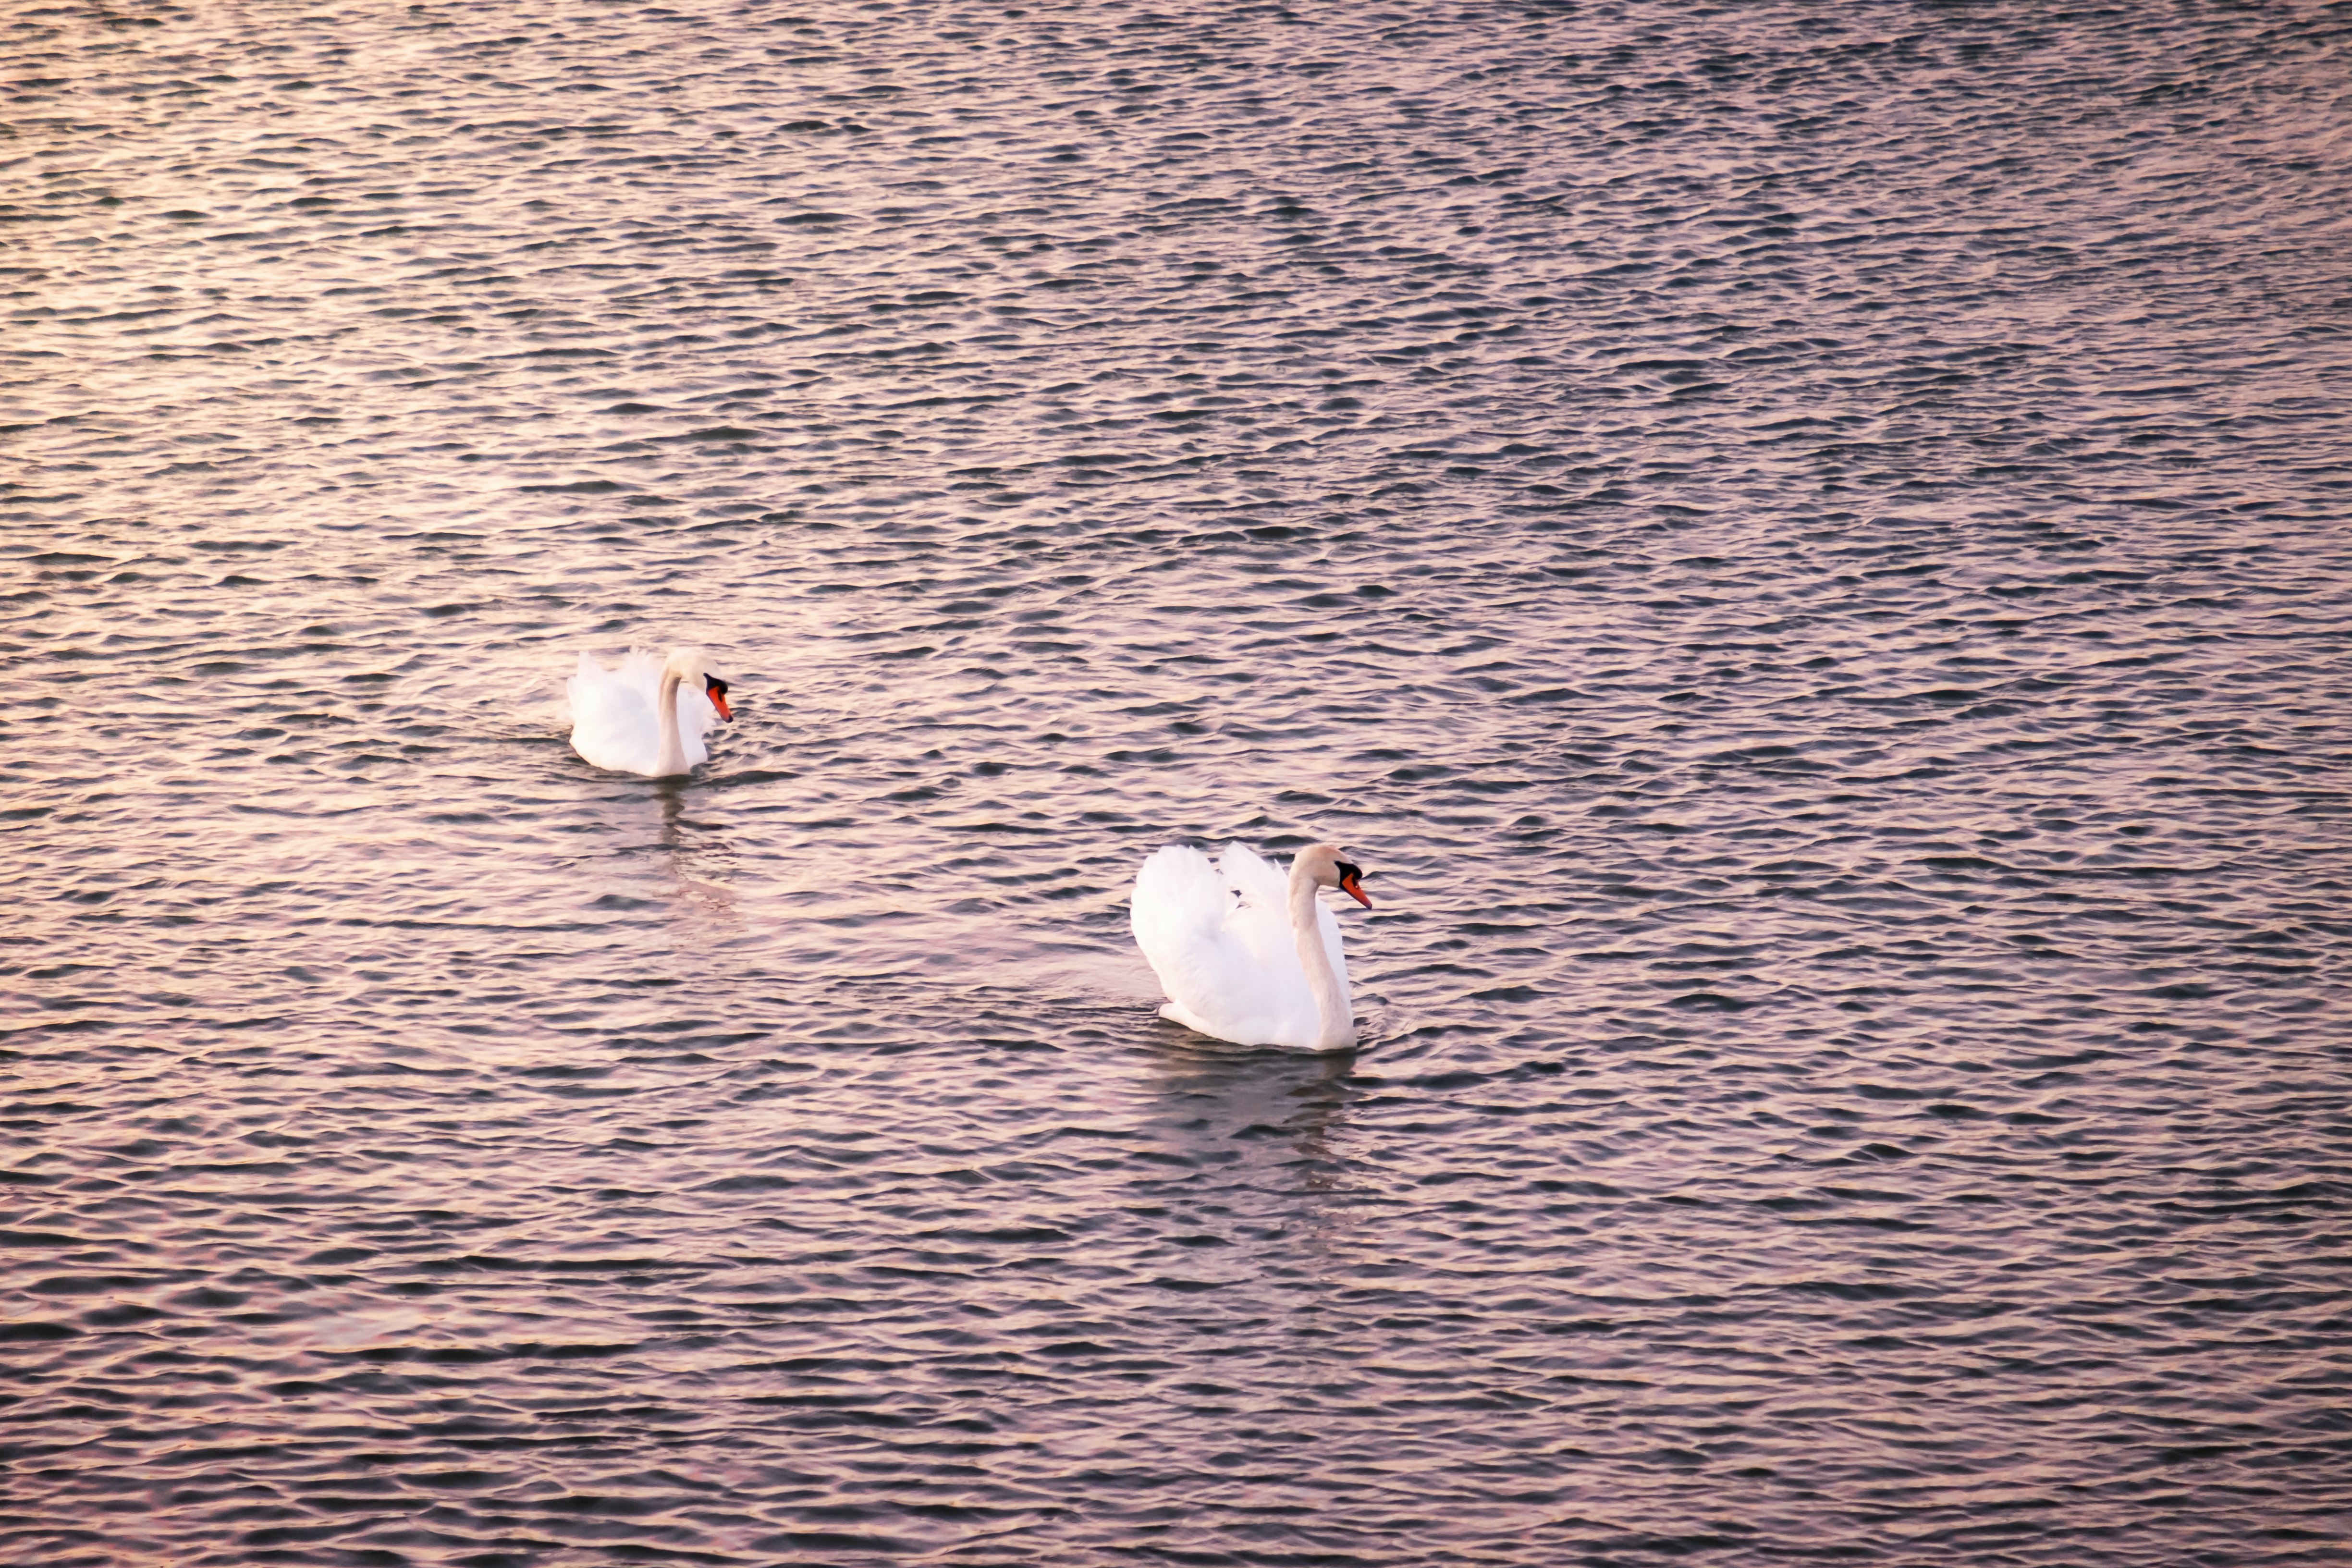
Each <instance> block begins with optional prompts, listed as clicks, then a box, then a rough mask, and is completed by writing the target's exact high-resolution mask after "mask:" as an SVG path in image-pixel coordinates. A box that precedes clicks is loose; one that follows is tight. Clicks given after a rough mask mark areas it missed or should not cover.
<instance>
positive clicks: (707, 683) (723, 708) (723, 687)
mask: <svg viewBox="0 0 2352 1568" xmlns="http://www.w3.org/2000/svg"><path fill="white" fill-rule="evenodd" d="M702 691H703V695H704V696H706V697H708V698H709V699H710V705H711V706H712V707H713V708H716V709H718V710H719V717H720V718H721V719H724V720H726V721H728V722H730V723H732V722H734V721H735V710H733V709H732V708H730V707H728V706H727V683H726V682H725V681H723V680H721V679H719V678H718V677H717V676H715V675H706V676H704V677H703V678H702Z"/></svg>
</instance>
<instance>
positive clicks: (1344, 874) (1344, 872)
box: [1339, 866, 1372, 910]
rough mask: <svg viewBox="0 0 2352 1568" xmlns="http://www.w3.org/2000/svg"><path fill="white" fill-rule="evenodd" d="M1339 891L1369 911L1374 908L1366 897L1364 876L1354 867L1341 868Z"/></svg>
mask: <svg viewBox="0 0 2352 1568" xmlns="http://www.w3.org/2000/svg"><path fill="white" fill-rule="evenodd" d="M1339 890H1340V891H1341V892H1343V893H1345V894H1347V895H1348V896H1349V898H1351V899H1353V900H1356V902H1358V903H1360V904H1361V905H1363V906H1364V908H1366V909H1368V910H1369V909H1370V908H1371V907H1372V900H1370V899H1368V898H1366V897H1364V874H1363V873H1362V872H1361V871H1359V870H1357V869H1356V868H1354V867H1353V866H1342V867H1340V868H1339Z"/></svg>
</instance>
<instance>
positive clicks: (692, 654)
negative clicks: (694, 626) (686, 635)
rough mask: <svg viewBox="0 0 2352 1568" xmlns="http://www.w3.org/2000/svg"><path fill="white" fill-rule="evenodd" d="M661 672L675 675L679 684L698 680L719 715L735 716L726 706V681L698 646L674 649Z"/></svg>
mask: <svg viewBox="0 0 2352 1568" xmlns="http://www.w3.org/2000/svg"><path fill="white" fill-rule="evenodd" d="M662 673H663V674H665V675H674V676H676V677H677V679H678V684H680V685H681V686H682V685H685V684H687V683H688V682H689V681H699V682H700V683H701V685H702V694H703V695H704V696H705V697H708V698H709V699H710V705H711V706H712V707H713V708H716V709H717V710H719V717H720V718H721V719H727V720H732V719H733V718H734V717H735V710H733V709H732V708H730V707H728V706H727V682H726V681H725V680H724V679H722V678H721V677H720V676H719V667H718V666H717V665H715V664H713V663H711V662H710V660H709V658H706V657H705V656H704V654H703V652H702V650H701V649H700V648H698V647H682V648H678V649H676V650H675V651H673V652H672V653H671V654H670V656H669V662H668V663H667V664H666V665H664V666H662Z"/></svg>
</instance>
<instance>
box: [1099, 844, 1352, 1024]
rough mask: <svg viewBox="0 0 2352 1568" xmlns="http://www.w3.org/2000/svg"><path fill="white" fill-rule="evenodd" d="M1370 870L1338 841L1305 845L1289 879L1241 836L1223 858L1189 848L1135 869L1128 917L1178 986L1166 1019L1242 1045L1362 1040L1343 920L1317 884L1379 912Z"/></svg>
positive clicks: (1169, 986)
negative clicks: (1353, 861)
mask: <svg viewBox="0 0 2352 1568" xmlns="http://www.w3.org/2000/svg"><path fill="white" fill-rule="evenodd" d="M1363 877H1364V874H1363V872H1362V871H1360V870H1359V869H1357V868H1355V867H1353V866H1350V865H1349V864H1348V862H1346V861H1345V860H1342V859H1340V858H1339V851H1338V850H1336V849H1334V848H1332V847H1331V846H1329V845H1328V844H1317V845H1312V846H1310V847H1307V848H1306V849H1302V850H1300V851H1299V853H1298V857H1297V859H1295V860H1293V861H1291V863H1290V876H1289V879H1288V880H1287V882H1286V881H1285V879H1284V878H1283V875H1282V873H1281V872H1279V871H1277V870H1276V869H1275V868H1273V867H1272V866H1270V865H1268V864H1267V863H1266V862H1265V861H1264V860H1261V859H1260V858H1258V857H1257V856H1256V855H1255V853H1253V852H1252V851H1251V850H1250V849H1248V848H1247V847H1244V846H1243V845H1239V844H1228V845H1226V846H1225V853H1224V856H1223V858H1221V859H1220V860H1218V861H1217V862H1216V863H1215V864H1214V865H1212V864H1210V862H1209V858H1208V857H1207V856H1206V855H1203V854H1202V853H1201V852H1200V851H1199V850H1198V849H1192V848H1188V847H1184V846H1182V845H1178V844H1171V845H1170V846H1168V847H1166V848H1165V849H1160V850H1157V851H1155V852H1154V853H1153V854H1152V856H1151V858H1150V859H1148V860H1146V861H1145V862H1144V863H1143V869H1141V870H1140V871H1138V872H1137V873H1136V874H1135V897H1134V900H1133V901H1132V902H1131V903H1130V904H1129V907H1128V923H1129V926H1130V927H1131V928H1132V929H1133V930H1134V931H1135V945H1136V946H1138V947H1139V948H1141V949H1142V950H1143V956H1144V957H1145V958H1146V959H1148V960H1149V961H1150V964H1151V969H1152V973H1155V974H1157V975H1159V976H1160V989H1161V990H1163V991H1165V992H1167V993H1168V1005H1166V1006H1164V1007H1162V1008H1160V1016H1161V1017H1163V1018H1167V1019H1170V1020H1171V1021H1173V1022H1175V1023H1179V1024H1181V1025H1183V1026H1185V1027H1186V1028H1188V1029H1198V1030H1199V1031H1200V1032H1201V1033H1202V1034H1204V1035H1210V1036H1213V1037H1216V1038H1218V1039H1220V1040H1229V1041H1231V1042H1233V1043H1234V1045H1237V1046H1286V1047H1289V1048H1291V1049H1292V1050H1300V1051H1336V1050H1339V1049H1342V1048H1344V1047H1349V1046H1352V1045H1354V1044H1355V1043H1356V1020H1355V1016H1354V1014H1353V1013H1351V1012H1350V1011H1349V1004H1348V961H1347V959H1346V957H1345V956H1344V955H1342V954H1341V952H1339V921H1338V919H1337V918H1335V917H1334V916H1333V915H1332V913H1331V911H1330V910H1327V909H1325V908H1324V907H1323V905H1322V902H1321V900H1318V899H1317V898H1316V896H1315V889H1318V888H1337V889H1339V890H1340V891H1341V892H1343V893H1346V894H1347V895H1348V896H1349V898H1351V899H1353V900H1356V901H1357V902H1358V903H1360V904H1361V905H1363V906H1364V907H1365V908H1366V909H1370V908H1371V907H1372V900H1370V899H1368V898H1366V897H1364V889H1363Z"/></svg>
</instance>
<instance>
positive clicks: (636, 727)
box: [563, 653, 654, 773]
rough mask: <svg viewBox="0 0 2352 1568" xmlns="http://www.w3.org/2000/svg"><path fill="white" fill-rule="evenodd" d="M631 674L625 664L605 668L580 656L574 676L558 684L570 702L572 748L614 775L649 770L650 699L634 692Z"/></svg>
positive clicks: (651, 722) (585, 656) (650, 764)
mask: <svg viewBox="0 0 2352 1568" xmlns="http://www.w3.org/2000/svg"><path fill="white" fill-rule="evenodd" d="M631 658H632V659H634V658H635V656H634V655H632V656H631ZM633 673H634V672H633V671H632V669H631V668H630V664H629V663H627V662H625V663H624V664H623V665H622V666H621V668H619V669H606V668H604V666H603V665H601V664H598V663H597V662H596V660H595V658H593V656H592V655H589V654H584V653H583V654H582V655H581V656H580V668H579V671H578V673H576V674H574V675H573V676H572V679H569V680H567V681H565V682H564V683H563V684H564V691H565V693H566V694H567V695H568V696H569V697H570V698H571V700H572V750H573V751H575V752H579V753H580V755H581V757H582V758H583V760H585V761H586V762H587V763H590V764H591V765H592V766H594V767H600V768H609V769H611V770H613V771H614V772H616V773H649V772H651V771H652V768H653V751H654V746H653V739H652V737H653V734H654V706H653V700H652V699H651V698H650V697H648V696H646V695H645V694H643V693H641V692H640V691H638V689H636V686H635V682H634V681H633V680H632V679H630V677H631V675H632V674H633Z"/></svg>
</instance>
